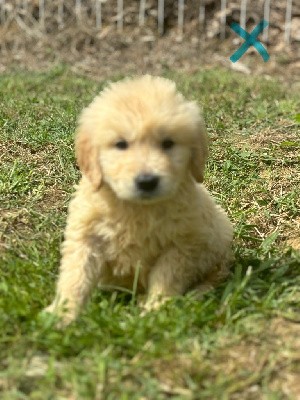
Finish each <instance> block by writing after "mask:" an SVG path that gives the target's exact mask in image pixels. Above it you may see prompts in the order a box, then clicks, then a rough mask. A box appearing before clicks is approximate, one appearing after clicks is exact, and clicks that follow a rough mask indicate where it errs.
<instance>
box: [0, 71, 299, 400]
mask: <svg viewBox="0 0 300 400" xmlns="http://www.w3.org/2000/svg"><path fill="white" fill-rule="evenodd" d="M165 76H167V77H170V78H172V79H174V80H175V81H176V82H177V83H178V87H179V88H180V90H182V91H183V93H184V94H185V95H186V96H187V97H189V98H191V99H195V100H196V101H198V102H199V103H200V104H202V106H203V109H204V115H205V119H206V123H207V127H208V133H209V135H210V139H211V140H210V150H211V151H210V158H209V163H208V167H207V172H206V186H207V187H208V188H209V190H210V191H211V193H212V194H213V195H214V197H215V198H216V199H217V201H218V202H219V203H220V204H222V205H223V207H224V208H225V209H226V210H227V212H228V214H229V215H230V218H231V220H232V221H233V223H234V225H235V240H234V246H233V247H234V253H235V261H234V263H233V266H232V272H231V275H230V277H229V278H228V279H227V281H226V282H224V283H223V284H221V285H220V286H219V287H218V288H217V289H215V290H213V291H211V292H209V293H207V294H206V295H205V296H204V297H203V299H201V300H199V299H196V298H195V297H193V296H192V295H187V296H185V297H183V298H175V299H173V300H171V301H170V302H169V303H167V304H166V305H164V306H163V307H162V308H161V309H160V310H159V311H157V312H153V313H149V314H147V315H146V316H144V317H141V316H140V310H139V308H138V306H137V305H136V299H135V296H134V295H133V296H130V295H128V294H124V293H119V294H117V293H112V294H103V293H101V292H96V293H94V295H93V298H92V300H91V301H90V302H89V304H88V306H87V307H86V309H85V310H84V312H83V313H82V315H81V316H80V318H79V319H78V321H77V322H76V323H74V324H72V325H71V326H69V327H68V328H67V329H65V330H64V331H60V330H58V329H56V328H55V325H54V322H53V320H52V319H51V318H50V317H46V316H45V315H41V314H39V313H40V311H41V310H42V309H43V307H45V306H46V305H48V304H49V302H50V300H51V299H52V298H53V295H54V289H55V280H56V277H57V272H58V265H59V246H60V243H61V241H62V237H63V229H64V226H65V220H66V212H67V206H68V201H69V199H70V196H71V194H72V192H73V185H74V184H75V183H76V182H77V181H78V178H79V171H78V169H77V167H76V163H75V158H74V148H73V132H74V128H75V124H76V118H77V116H78V113H79V112H80V110H81V109H82V108H83V107H84V106H85V105H87V104H88V103H89V102H90V100H91V99H92V98H93V97H94V96H95V94H96V93H98V91H99V90H101V88H102V87H103V86H104V85H105V82H103V81H101V80H99V81H93V80H90V79H88V78H83V77H80V76H76V75H74V74H72V73H71V72H70V71H69V70H68V69H67V68H65V67H57V68H55V69H53V70H51V71H50V72H47V73H40V74H37V73H13V74H7V75H2V76H1V77H0V197H1V203H0V207H1V208H0V267H1V275H0V310H1V314H0V332H1V335H0V398H1V399H2V400H15V399H43V400H45V399H70V400H71V399H78V400H81V399H99V400H102V399H103V400H104V399H105V400H106V399H118V400H119V399H121V400H126V399H131V400H134V399H147V400H148V399H153V400H159V399H169V398H172V399H239V400H240V399H243V400H244V399H255V400H257V399H272V400H273V399H274V400H275V399H276V400H277V399H278V400H279V399H299V395H300V253H299V249H300V167H299V165H300V163H299V161H300V150H299V149H300V134H299V122H297V117H296V115H297V113H299V109H300V107H299V105H300V104H299V103H300V97H299V93H298V94H297V93H296V92H293V89H291V88H287V87H285V86H284V84H281V83H279V82H278V81H275V80H272V79H263V78H258V77H248V76H243V75H240V74H237V73H236V74H234V73H232V72H228V71H226V70H222V69H218V70H208V71H202V72H199V73H195V74H193V75H184V74H179V73H175V72H170V71H166V73H165ZM298 119H299V116H298Z"/></svg>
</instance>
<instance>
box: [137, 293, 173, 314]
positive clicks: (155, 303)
mask: <svg viewBox="0 0 300 400" xmlns="http://www.w3.org/2000/svg"><path fill="white" fill-rule="evenodd" d="M168 299H169V297H150V298H149V299H148V300H147V301H146V302H145V303H144V304H143V306H142V307H143V310H142V312H141V316H144V315H146V314H147V313H149V312H151V311H156V310H158V309H159V308H160V307H161V306H162V305H163V304H165V303H166V302H167V301H168Z"/></svg>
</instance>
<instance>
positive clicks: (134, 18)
mask: <svg viewBox="0 0 300 400" xmlns="http://www.w3.org/2000/svg"><path fill="white" fill-rule="evenodd" d="M294 1H295V0H294ZM212 3H213V4H214V7H215V8H216V10H217V11H216V12H217V14H218V19H219V26H220V28H219V37H220V38H221V39H224V38H225V37H226V26H227V23H228V7H229V6H230V3H231V2H230V0H216V1H214V0H198V1H193V0H175V1H172V2H170V1H168V2H167V1H165V0H157V1H152V0H150V2H149V0H148V1H147V0H135V1H134V0H131V1H130V0H127V1H126V0H11V1H8V0H0V28H2V34H3V28H5V27H6V28H7V27H8V26H9V25H10V24H11V23H13V22H15V23H16V24H17V25H18V28H19V29H20V30H21V31H23V32H24V34H25V35H32V31H33V30H34V31H35V35H39V34H45V33H49V32H53V31H55V30H58V31H61V30H63V29H64V27H65V26H66V24H67V23H70V21H72V24H73V25H75V26H78V28H81V29H82V27H86V28H87V29H93V30H94V31H95V32H101V31H102V30H103V29H104V28H105V27H107V26H111V27H115V29H116V30H117V31H118V32H120V33H122V32H123V31H124V27H126V26H128V25H131V26H137V27H140V28H142V27H147V23H148V21H149V19H151V20H152V21H153V20H154V21H155V25H156V27H155V28H154V29H155V30H157V34H158V35H162V34H164V32H165V30H166V5H167V6H168V8H169V9H170V7H171V8H172V7H173V9H174V10H175V13H174V15H176V16H177V18H175V22H174V25H175V26H176V29H177V30H178V35H179V36H183V35H184V28H185V23H186V13H187V11H189V10H190V8H192V9H193V12H194V15H196V19H197V20H198V24H199V26H200V27H202V31H203V32H204V33H205V30H206V29H207V26H208V25H209V20H206V15H207V9H208V8H209V7H211V4H212ZM235 4H238V3H236V2H235ZM260 4H262V9H261V11H259V15H260V17H261V18H263V19H265V20H267V21H269V20H270V14H271V13H272V8H273V7H274V6H276V1H273V2H272V0H264V1H262V0H261V1H260ZM249 6H250V1H248V0H239V23H240V25H241V26H242V27H244V28H245V27H246V22H247V12H248V9H249ZM284 13H285V15H284V16H283V33H284V41H285V42H286V43H287V44H288V43H290V41H291V20H292V16H293V0H285V7H284ZM0 34H1V32H0ZM268 35H269V29H266V30H265V31H264V33H263V40H265V41H267V40H268ZM0 41H1V36H0Z"/></svg>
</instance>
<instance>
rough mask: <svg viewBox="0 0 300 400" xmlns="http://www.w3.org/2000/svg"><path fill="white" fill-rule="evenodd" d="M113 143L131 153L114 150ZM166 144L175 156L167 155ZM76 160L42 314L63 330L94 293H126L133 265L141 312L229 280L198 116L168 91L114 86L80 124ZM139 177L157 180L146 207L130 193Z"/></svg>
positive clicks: (223, 220) (222, 219)
mask: <svg viewBox="0 0 300 400" xmlns="http://www.w3.org/2000/svg"><path fill="white" fill-rule="evenodd" d="M120 140H122V141H126V143H127V144H128V148H126V149H119V148H118V146H117V143H118V142H119V141H120ZM163 140H172V141H173V142H174V145H173V147H171V148H169V149H164V148H163V147H162V146H163V144H162V142H163ZM76 155H77V161H78V164H79V167H80V169H81V172H82V179H81V181H80V182H79V185H78V187H77V189H76V192H75V195H74V197H73V199H72V201H71V203H70V207H69V214H68V220H67V227H66V232H65V241H64V243H63V246H62V261H61V266H60V275H59V279H58V283H57V293H56V297H55V300H54V302H53V304H52V305H51V306H49V307H48V309H47V311H49V312H57V313H61V315H62V317H63V320H64V322H65V323H68V322H70V321H72V320H73V319H74V318H75V317H76V316H77V314H78V312H79V311H80V308H81V307H82V305H83V304H84V303H85V301H86V300H87V299H88V297H89V295H90V293H91V290H92V289H93V287H95V286H96V285H100V286H102V287H104V288H106V287H108V288H109V287H116V286H117V287H124V288H128V289H132V287H133V281H134V276H135V274H136V269H137V266H139V278H138V291H139V292H141V293H146V294H147V301H146V308H148V309H151V308H153V307H156V306H157V304H159V302H158V300H160V299H162V298H166V297H168V296H173V295H182V294H184V293H186V292H187V291H188V290H190V289H193V288H196V287H200V286H201V285H202V286H205V285H213V284H214V283H216V282H217V281H218V280H219V279H220V278H222V277H224V276H225V275H226V273H227V270H228V260H229V257H230V246H231V241H232V225H231V223H230V221H229V220H228V218H227V216H226V214H225V212H224V211H223V210H222V209H221V208H220V207H219V206H218V205H216V203H215V202H214V200H213V199H212V197H211V196H210V195H209V193H208V192H207V190H206V189H205V188H204V186H203V185H202V183H201V182H202V180H203V174H204V165H205V161H206V157H207V140H206V132H205V128H204V123H203V120H202V117H201V114H200V111H199V109H198V107H197V105H196V104H195V103H194V102H189V101H187V100H185V99H184V97H183V96H182V95H181V94H179V93H178V92H177V91H176V87H175V85H174V83H172V82H171V81H169V80H167V79H163V78H158V77H151V76H143V77H140V78H136V79H128V80H124V81H121V82H118V83H114V84H111V86H109V87H108V88H107V89H105V90H104V91H103V92H102V93H101V94H100V96H98V97H96V99H95V100H94V101H93V102H92V103H91V104H90V105H89V106H88V107H87V108H86V109H85V110H84V111H83V113H82V115H81V118H80V120H79V127H78V132H77V137H76ZM145 173H148V174H155V175H156V176H159V178H160V180H159V186H158V188H157V190H156V191H155V192H154V193H153V194H151V195H149V196H148V197H147V198H144V197H143V196H142V195H141V193H140V192H139V191H138V190H137V189H136V184H135V179H136V177H137V176H139V174H145ZM64 308H65V310H64V312H62V310H63V309H64Z"/></svg>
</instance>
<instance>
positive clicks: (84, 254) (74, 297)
mask: <svg viewBox="0 0 300 400" xmlns="http://www.w3.org/2000/svg"><path fill="white" fill-rule="evenodd" d="M99 263H100V260H98V259H96V258H95V257H94V256H93V254H92V249H91V247H90V246H89V245H88V244H84V243H83V242H82V241H80V243H76V242H74V241H73V240H72V241H66V242H65V243H64V244H63V257H62V261H61V266H60V275H59V278H58V282H57V289H56V295H55V299H54V301H53V303H52V304H51V305H50V306H49V307H47V308H46V309H45V311H46V312H50V313H54V314H57V315H58V316H59V317H60V318H61V319H62V322H63V324H64V325H67V324H69V323H70V322H72V321H73V320H74V319H75V318H76V316H77V315H78V313H79V311H80V309H81V307H82V306H83V305H84V303H85V302H86V300H87V299H88V297H89V294H90V292H91V290H92V289H93V287H94V286H95V285H97V283H98V279H99V272H100V266H99Z"/></svg>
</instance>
